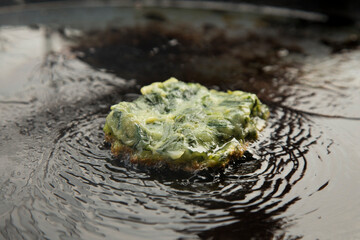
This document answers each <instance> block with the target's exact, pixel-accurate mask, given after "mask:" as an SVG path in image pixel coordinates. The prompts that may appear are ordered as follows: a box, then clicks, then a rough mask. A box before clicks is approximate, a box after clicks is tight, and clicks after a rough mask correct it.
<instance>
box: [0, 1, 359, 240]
mask: <svg viewBox="0 0 360 240" xmlns="http://www.w3.org/2000/svg"><path fill="white" fill-rule="evenodd" d="M36 6H41V7H38V8H37V7H36ZM56 6H57V7H54V5H33V7H32V8H31V9H25V10H22V11H17V10H16V11H15V10H14V9H11V11H5V10H4V11H2V13H1V14H2V15H1V14H0V20H1V21H2V25H1V26H0V84H1V87H0V239H41V238H44V239H104V238H106V239H357V238H360V201H359V198H360V191H358V186H359V184H360V175H359V174H358V173H359V170H360V165H359V162H358V161H359V156H360V152H359V149H358V146H357V145H358V143H359V142H360V141H359V140H360V137H359V136H360V124H359V123H360V106H359V104H358V103H359V102H360V95H359V92H360V91H359V90H360V77H359V76H360V74H359V73H360V68H359V63H360V49H359V48H358V43H359V41H358V37H359V36H358V35H357V33H358V29H356V27H343V28H332V27H328V26H326V25H324V24H322V23H321V22H318V21H309V19H307V20H304V19H302V20H301V19H299V18H291V17H284V16H278V15H276V14H272V15H271V14H270V15H269V14H256V13H254V12H251V13H249V12H248V13H246V12H241V11H240V12H226V11H211V10H195V9H179V8H150V7H141V6H136V7H135V8H128V7H114V6H113V5H112V6H107V5H96V6H94V5H92V6H74V7H69V6H67V7H66V8H63V7H62V6H60V5H56ZM39 9H40V10H39ZM44 9H47V10H46V11H45V10H44ZM85 10H86V12H87V14H84V11H85ZM90 19H91V20H90ZM315 20H319V18H315ZM170 76H175V77H178V78H179V79H181V80H183V81H190V82H200V83H202V84H204V85H206V86H208V87H210V88H216V89H221V90H228V89H231V90H233V89H241V90H245V91H250V92H254V93H256V94H258V96H259V97H260V98H261V99H262V101H264V102H265V103H267V104H268V105H269V106H270V109H271V117H270V119H269V123H268V126H267V127H266V129H265V130H264V132H263V133H262V135H261V137H260V139H259V140H258V141H257V142H255V143H253V144H251V146H250V148H249V149H250V150H249V152H248V153H246V155H245V156H244V157H243V158H241V159H238V161H236V162H234V163H232V164H231V165H230V166H228V167H227V168H226V169H224V170H223V171H213V170H204V171H201V172H196V173H183V172H169V171H168V170H167V169H146V168H144V167H140V166H132V165H129V164H128V162H127V159H115V158H113V157H112V156H111V154H110V150H109V146H107V145H106V144H104V142H103V137H104V136H103V132H102V126H103V124H104V121H105V117H106V115H107V113H108V111H109V107H110V106H111V105H112V104H115V103H117V102H119V101H121V100H133V99H134V98H136V97H137V96H138V93H139V88H140V87H141V86H143V85H145V84H148V83H150V82H153V81H163V80H165V79H167V78H169V77H170Z"/></svg>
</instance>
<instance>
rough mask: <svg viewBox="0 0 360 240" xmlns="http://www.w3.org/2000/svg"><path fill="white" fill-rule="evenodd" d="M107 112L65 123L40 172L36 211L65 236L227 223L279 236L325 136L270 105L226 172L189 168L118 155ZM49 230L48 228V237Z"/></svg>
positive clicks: (179, 230) (190, 230)
mask: <svg viewBox="0 0 360 240" xmlns="http://www.w3.org/2000/svg"><path fill="white" fill-rule="evenodd" d="M104 119H105V115H104V114H94V115H93V116H86V117H83V118H79V119H76V120H73V122H71V123H70V124H69V125H68V127H66V128H64V129H62V130H61V131H60V132H59V136H58V138H56V140H55V147H54V149H53V150H52V153H51V154H50V156H49V159H48V165H47V166H46V167H44V174H43V175H40V174H39V176H38V184H39V185H38V190H39V194H40V195H42V200H41V202H43V203H42V204H41V208H39V209H38V211H40V212H42V214H43V215H44V216H46V218H49V219H52V221H53V224H56V225H57V230H56V231H58V232H59V231H60V232H61V233H62V234H64V236H67V237H70V236H84V234H86V233H90V232H91V233H93V234H97V235H98V236H99V237H103V236H107V235H108V236H114V235H112V234H116V232H119V231H120V232H121V233H122V234H123V235H124V236H129V237H130V236H132V237H141V238H153V237H155V236H158V232H159V231H160V232H161V233H163V234H162V237H163V238H169V236H171V237H172V238H173V237H179V238H181V237H186V236H188V234H191V235H193V234H198V236H199V237H200V238H207V237H208V236H211V234H212V235H216V234H220V235H219V236H226V234H229V233H228V228H232V229H237V230H236V231H237V232H240V233H241V234H245V235H244V236H249V237H250V236H252V237H254V236H255V237H258V238H266V237H269V236H268V235H269V234H270V235H271V236H273V234H275V230H276V229H280V228H281V227H284V226H283V225H284V224H286V223H288V222H289V221H290V220H289V219H282V218H281V217H277V216H279V215H281V213H282V212H284V211H285V210H286V209H287V208H288V207H289V206H290V205H292V204H294V203H295V202H296V201H297V200H299V198H300V196H301V195H304V193H303V192H298V193H296V194H289V192H291V191H292V187H293V186H294V185H295V184H296V183H297V182H298V181H300V180H301V179H302V177H303V176H304V174H305V173H306V168H307V159H306V154H307V151H308V147H309V146H310V145H312V144H314V143H315V142H316V140H317V138H319V137H320V135H314V134H313V133H312V127H311V121H310V120H309V119H307V118H306V117H305V116H303V115H302V114H301V113H297V112H294V111H290V110H286V109H282V108H278V107H272V117H271V118H270V120H269V126H268V127H267V128H266V130H265V131H264V132H263V133H262V136H261V138H260V141H258V142H255V143H253V144H252V145H251V147H250V148H251V149H253V150H252V152H247V153H246V154H245V156H244V157H243V158H241V159H238V161H236V162H233V163H232V164H230V165H229V166H228V167H227V168H226V169H225V170H224V171H221V172H219V171H200V172H197V173H194V174H185V175H184V173H173V172H170V173H169V172H166V171H161V170H155V169H152V170H146V169H142V168H140V167H137V166H132V165H129V164H127V159H114V158H112V156H111V154H110V151H109V148H108V147H107V146H106V145H105V144H104V143H103V133H102V126H103V124H104ZM309 194H310V193H309ZM287 195H291V197H287ZM34 208H36V206H34ZM248 219H251V221H250V222H248V221H247V220H248ZM234 226H236V227H235V228H234ZM48 229H50V228H47V229H42V231H43V232H44V235H45V236H46V235H47V234H46V232H47V230H48ZM134 229H137V230H136V231H134ZM249 229H250V230H249ZM214 231H215V232H214ZM49 234H50V232H49ZM209 234H210V235H209ZM231 236H233V235H231Z"/></svg>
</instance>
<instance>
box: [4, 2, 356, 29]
mask: <svg viewBox="0 0 360 240" xmlns="http://www.w3.org/2000/svg"><path fill="white" fill-rule="evenodd" d="M55 1H59V0H47V1H46V0H2V1H0V6H9V5H18V4H28V3H40V2H55ZM66 1H69V2H71V1H70V0H63V2H66ZM84 1H85V0H84ZM175 1H176V0H175ZM195 1H201V0H195ZM208 1H209V0H208ZM210 1H211V0H210ZM136 2H138V1H134V3H136ZM222 2H234V3H247V4H248V3H250V4H256V5H268V6H276V7H284V8H290V9H297V10H303V11H311V12H318V13H323V14H326V15H327V16H328V23H330V24H335V25H347V24H354V23H356V22H358V21H359V20H360V1H351V0H343V1H328V0H320V1H313V0H306V1H304V0H290V1H289V0H250V1H249V0H248V1H241V0H223V1H222Z"/></svg>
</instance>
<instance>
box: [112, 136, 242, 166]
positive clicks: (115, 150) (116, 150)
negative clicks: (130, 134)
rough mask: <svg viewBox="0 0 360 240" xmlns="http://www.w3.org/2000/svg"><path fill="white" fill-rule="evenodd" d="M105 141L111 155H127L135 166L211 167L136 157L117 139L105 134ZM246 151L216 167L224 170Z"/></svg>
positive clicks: (238, 150)
mask: <svg viewBox="0 0 360 240" xmlns="http://www.w3.org/2000/svg"><path fill="white" fill-rule="evenodd" d="M105 141H106V142H108V143H110V144H111V153H112V154H113V155H114V156H115V157H118V156H120V155H121V154H125V155H127V156H129V157H130V162H131V163H134V164H141V165H145V166H156V165H167V166H168V167H169V168H171V169H180V168H181V169H183V170H185V171H195V170H199V169H201V168H204V167H209V166H204V164H201V163H199V162H197V161H192V162H191V163H190V164H189V163H180V164H176V163H171V161H168V159H165V158H160V157H154V158H140V157H139V156H137V155H135V154H134V151H133V150H132V149H131V148H130V147H128V146H125V145H117V146H115V144H114V142H115V141H116V139H115V138H114V137H113V136H111V135H109V134H105ZM245 150H246V146H244V148H242V149H237V150H235V151H233V152H231V153H230V154H229V155H228V157H227V159H226V160H225V161H224V162H223V163H222V164H221V166H219V165H217V166H216V167H220V168H224V167H225V166H226V165H227V164H228V163H229V161H231V160H235V159H239V158H241V157H242V156H243V154H244V152H245ZM210 167H211V166H210Z"/></svg>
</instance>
